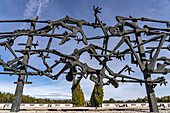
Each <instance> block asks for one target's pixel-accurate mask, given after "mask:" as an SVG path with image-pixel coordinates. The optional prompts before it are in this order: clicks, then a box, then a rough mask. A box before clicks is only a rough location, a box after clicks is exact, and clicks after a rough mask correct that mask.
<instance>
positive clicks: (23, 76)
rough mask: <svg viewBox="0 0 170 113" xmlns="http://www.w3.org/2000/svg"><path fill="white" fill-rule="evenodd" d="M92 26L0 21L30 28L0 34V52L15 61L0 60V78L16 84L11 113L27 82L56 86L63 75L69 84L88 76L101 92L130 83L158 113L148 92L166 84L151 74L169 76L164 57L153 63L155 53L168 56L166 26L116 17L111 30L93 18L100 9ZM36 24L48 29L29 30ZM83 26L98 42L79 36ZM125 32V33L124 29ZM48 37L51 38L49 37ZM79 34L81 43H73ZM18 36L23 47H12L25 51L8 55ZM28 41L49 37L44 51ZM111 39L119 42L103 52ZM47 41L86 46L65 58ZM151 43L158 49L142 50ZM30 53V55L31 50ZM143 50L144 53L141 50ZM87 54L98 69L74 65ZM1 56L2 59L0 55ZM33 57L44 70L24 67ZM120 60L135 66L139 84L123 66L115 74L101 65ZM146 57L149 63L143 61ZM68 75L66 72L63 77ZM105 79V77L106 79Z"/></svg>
mask: <svg viewBox="0 0 170 113" xmlns="http://www.w3.org/2000/svg"><path fill="white" fill-rule="evenodd" d="M93 10H94V16H95V22H94V23H89V22H87V21H85V20H76V19H73V18H71V17H69V16H66V17H65V18H63V19H60V20H57V21H51V20H47V21H39V20H38V16H36V17H34V19H32V20H31V19H24V20H0V23H2V22H9V23H11V22H27V23H31V27H30V29H22V30H19V29H17V30H14V31H13V32H0V39H1V40H2V39H3V40H4V39H6V41H3V42H0V46H4V47H5V49H6V48H8V49H9V51H10V52H11V54H12V55H13V56H14V57H15V58H14V59H12V60H9V61H6V62H5V61H3V59H2V58H0V65H1V66H2V67H3V69H4V71H8V72H0V74H10V75H18V82H16V84H17V87H16V92H15V96H14V99H13V103H12V107H11V111H12V112H18V111H19V109H20V103H21V96H22V92H23V86H24V84H26V83H31V82H28V81H27V80H28V76H29V75H31V76H33V75H35V76H38V75H39V76H42V75H44V76H46V77H49V78H51V79H52V80H57V79H58V77H60V75H61V74H66V80H67V81H69V82H71V81H73V82H74V80H75V77H76V76H77V77H78V82H77V84H78V83H79V82H80V80H81V79H82V78H88V76H90V80H91V81H93V82H95V83H96V84H98V85H99V87H102V86H104V85H109V84H111V85H113V86H114V87H115V88H118V87H119V82H122V83H124V82H133V83H140V84H141V85H142V83H145V86H146V91H147V96H148V102H149V106H150V111H154V112H158V106H157V102H156V98H155V93H154V88H155V86H156V85H157V84H160V85H162V84H165V85H166V83H167V81H166V80H165V78H164V77H158V78H157V79H154V80H152V79H151V74H163V75H166V74H168V73H169V72H170V69H169V68H166V67H167V66H168V65H170V59H169V58H168V56H161V57H159V54H160V51H161V50H163V49H164V50H167V51H168V52H167V53H168V54H169V51H170V45H168V46H167V47H164V46H163V45H165V43H166V42H167V43H169V42H170V38H169V37H168V36H169V35H170V33H169V31H170V29H169V26H170V22H169V21H160V20H152V19H148V18H144V17H142V18H135V17H133V16H130V17H122V16H116V20H117V22H118V23H117V24H116V25H115V26H106V24H105V23H103V22H102V21H101V20H100V19H99V17H98V13H101V11H100V10H101V8H99V7H97V8H96V7H95V6H93ZM138 21H141V22H143V21H146V22H152V23H155V22H157V23H163V24H164V23H165V24H166V25H167V28H155V27H150V26H147V25H144V26H143V27H139V25H138ZM36 23H46V24H48V25H46V26H44V27H42V28H39V29H35V26H36ZM83 26H89V27H93V28H94V29H102V31H103V34H104V35H103V36H95V37H90V38H87V37H86V35H85V34H86V33H85V32H84V31H83ZM59 27H62V28H65V29H67V30H68V31H70V32H68V31H65V32H64V33H61V34H55V30H56V28H58V29H59ZM127 28H130V29H127ZM51 31H52V33H50V32H51ZM77 33H80V34H81V36H82V38H81V39H80V38H76V37H77V36H78V35H77ZM131 34H133V35H135V36H136V39H134V40H133V39H132V36H131ZM141 34H145V35H146V36H153V37H151V38H148V37H146V38H147V39H145V40H144V39H142V37H141ZM21 36H28V39H27V43H18V45H24V46H25V49H21V50H14V49H13V48H12V45H13V44H14V42H15V39H16V38H20V37H21ZM34 36H40V37H46V38H48V37H49V41H48V44H47V45H46V47H45V48H44V49H36V47H37V46H39V44H38V42H36V43H33V38H34ZM112 37H120V38H121V39H120V41H119V42H118V43H115V42H113V44H115V45H116V46H115V47H114V48H113V50H108V42H109V39H110V38H112ZM53 38H58V39H60V40H61V42H60V43H59V44H60V45H62V44H64V43H66V42H67V41H69V40H71V38H75V40H76V41H77V42H78V43H79V42H81V41H82V42H83V43H84V44H85V45H87V46H86V47H84V48H81V49H75V50H74V51H73V52H72V54H65V53H62V52H59V51H57V49H50V47H51V44H52V42H53ZM98 39H103V45H102V46H97V45H95V44H89V45H88V41H89V40H98ZM151 42H158V43H159V45H158V47H146V44H148V43H151ZM122 45H127V46H128V47H129V48H127V49H124V50H123V49H120V46H122ZM32 47H34V49H32ZM145 48H146V49H147V50H145ZM16 52H19V53H22V54H23V55H21V56H17V55H16ZM85 52H87V53H88V54H89V56H90V57H91V58H93V57H94V58H95V59H96V60H97V61H98V63H99V64H100V65H101V66H102V68H101V69H95V68H91V67H90V66H89V65H88V64H87V63H83V62H81V61H80V56H81V55H82V54H83V53H85ZM1 54H2V53H1ZM36 54H37V55H38V57H40V58H41V59H42V62H43V64H44V66H45V67H46V69H45V70H40V69H38V67H34V66H31V65H30V64H29V63H28V62H29V59H30V56H31V55H36ZM51 54H53V55H56V56H58V57H60V58H59V59H56V60H55V62H54V64H53V65H52V66H50V65H49V64H48V62H47V60H46V59H47V58H50V55H51ZM126 55H130V56H131V64H136V65H139V67H140V70H141V72H142V73H143V75H144V78H143V79H138V78H135V77H130V76H129V75H130V74H131V72H133V73H134V72H135V71H133V70H132V68H131V67H130V66H129V65H126V66H125V67H124V68H123V69H122V70H120V71H119V72H118V73H115V72H113V71H112V69H111V68H110V67H109V66H108V65H107V62H112V58H116V59H118V60H120V61H123V60H125V61H126V59H125V56H126ZM147 55H148V56H149V58H147ZM159 61H163V63H159ZM58 64H64V65H65V66H64V67H63V68H62V69H61V70H60V71H59V73H57V74H55V75H52V72H53V70H54V67H56V66H57V65H58ZM27 68H30V69H32V70H34V71H33V72H29V71H28V69H27ZM66 70H69V71H66ZM123 71H125V72H126V71H128V74H129V75H123V74H122V72H123ZM108 74H109V75H108ZM103 79H107V82H104V81H103ZM77 84H73V86H72V90H73V89H74V88H75V87H76V86H77Z"/></svg>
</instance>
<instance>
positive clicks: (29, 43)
mask: <svg viewBox="0 0 170 113" xmlns="http://www.w3.org/2000/svg"><path fill="white" fill-rule="evenodd" d="M33 20H38V16H35V17H34V19H33ZM35 24H36V23H35V22H31V27H30V31H33V30H35ZM32 41H33V36H28V39H27V44H26V47H25V50H31V46H32ZM29 57H30V52H25V53H24V57H23V61H22V62H23V63H25V64H28V61H29ZM26 69H27V68H26V67H25V66H23V67H22V69H21V71H20V72H21V73H26V72H25V71H26ZM24 81H25V75H19V77H18V82H17V87H16V90H15V95H14V99H13V102H12V107H11V112H19V109H20V104H21V99H22V93H23V88H24Z"/></svg>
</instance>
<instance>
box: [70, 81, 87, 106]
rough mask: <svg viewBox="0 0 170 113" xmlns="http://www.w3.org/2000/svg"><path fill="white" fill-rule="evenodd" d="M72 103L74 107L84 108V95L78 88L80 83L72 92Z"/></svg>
mask: <svg viewBox="0 0 170 113" xmlns="http://www.w3.org/2000/svg"><path fill="white" fill-rule="evenodd" d="M77 81H78V80H75V83H74V84H76V83H77ZM72 102H73V104H74V105H75V106H84V105H85V103H86V102H85V100H84V94H83V91H82V89H81V87H80V83H78V85H77V87H76V88H75V89H74V90H72Z"/></svg>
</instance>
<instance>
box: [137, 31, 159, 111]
mask: <svg viewBox="0 0 170 113" xmlns="http://www.w3.org/2000/svg"><path fill="white" fill-rule="evenodd" d="M136 40H137V43H138V44H141V43H142V38H141V35H140V34H139V33H137V34H136ZM138 50H139V55H140V59H141V61H142V63H143V64H144V65H145V66H146V63H147V62H146V55H145V50H144V47H143V45H141V46H140V47H139V48H138ZM144 79H145V80H151V75H150V74H148V73H144ZM145 87H146V92H147V97H148V102H149V107H150V112H159V110H158V105H157V101H156V97H155V91H154V88H153V86H152V84H151V83H145Z"/></svg>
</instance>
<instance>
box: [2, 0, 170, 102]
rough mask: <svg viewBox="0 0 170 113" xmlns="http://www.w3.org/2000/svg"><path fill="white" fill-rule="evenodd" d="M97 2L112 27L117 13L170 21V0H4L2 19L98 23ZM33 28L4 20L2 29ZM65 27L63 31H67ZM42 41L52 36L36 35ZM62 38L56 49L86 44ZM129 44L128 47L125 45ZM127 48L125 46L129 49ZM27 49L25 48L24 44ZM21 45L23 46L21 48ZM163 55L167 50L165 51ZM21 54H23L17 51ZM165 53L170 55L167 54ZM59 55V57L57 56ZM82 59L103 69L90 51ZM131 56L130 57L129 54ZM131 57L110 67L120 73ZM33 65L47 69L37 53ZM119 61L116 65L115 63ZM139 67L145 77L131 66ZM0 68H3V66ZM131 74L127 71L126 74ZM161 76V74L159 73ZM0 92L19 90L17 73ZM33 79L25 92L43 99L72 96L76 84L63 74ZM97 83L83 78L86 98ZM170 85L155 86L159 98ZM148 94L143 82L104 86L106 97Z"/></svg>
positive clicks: (90, 32) (91, 32)
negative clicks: (37, 18) (95, 16)
mask: <svg viewBox="0 0 170 113" xmlns="http://www.w3.org/2000/svg"><path fill="white" fill-rule="evenodd" d="M93 5H95V6H99V7H102V13H101V14H99V17H100V19H101V20H102V21H103V22H104V23H106V24H107V25H108V26H114V25H115V24H116V19H115V16H125V17H128V16H129V15H133V16H135V17H146V18H151V19H159V20H170V15H169V11H170V1H169V0H164V1H162V0H149V1H148V0H72V1H71V0H0V20H12V19H28V18H30V19H32V18H33V17H34V16H36V15H38V16H39V20H52V21H55V20H58V19H61V18H63V17H65V16H66V15H68V16H70V17H72V18H74V19H79V20H80V19H85V20H86V21H88V22H94V19H95V18H94V15H93V14H94V12H93V9H92V7H93ZM44 25H45V24H43V25H42V24H38V25H37V27H41V26H44ZM24 28H26V29H29V24H25V23H13V24H9V23H5V24H4V23H0V31H13V30H14V29H24ZM84 29H85V30H86V35H87V37H90V36H96V35H103V33H102V31H101V30H96V29H95V30H94V29H92V28H89V27H88V28H84ZM63 31H64V30H61V31H59V32H63ZM26 39H27V37H20V38H18V39H17V40H16V41H17V42H25V40H26ZM37 40H39V44H40V46H39V47H38V48H43V47H44V45H46V44H47V42H48V39H47V38H45V37H43V38H40V37H35V38H34V42H36V41H37ZM115 40H116V41H118V40H119V38H116V39H110V42H109V49H113V46H115V45H114V41H115ZM60 41H61V40H59V39H55V40H54V42H53V43H52V48H55V49H57V50H58V51H61V52H63V53H67V54H71V53H72V51H73V50H74V49H75V48H79V49H80V48H82V47H84V44H83V43H82V42H81V43H80V44H77V42H76V41H75V40H73V39H72V40H71V41H69V42H66V43H65V44H64V45H62V46H59V42H60ZM101 42H102V40H97V41H96V40H95V41H89V43H94V44H97V45H101ZM125 47H126V46H125ZM125 47H124V48H125ZM13 48H14V49H19V47H18V45H17V43H15V44H14V46H13ZM21 48H22V49H23V47H21ZM21 48H20V49H21ZM0 51H1V52H0V54H2V53H4V52H6V54H2V55H1V57H2V59H4V61H7V59H12V58H13V57H12V56H11V54H10V52H9V51H8V50H7V51H4V47H0ZM162 54H163V53H162ZM17 55H18V56H19V55H21V54H17ZM165 55H170V54H169V53H166V54H165ZM57 58H58V57H57ZM57 58H56V57H52V59H51V60H48V62H49V63H50V64H52V63H53V62H54V60H55V59H57ZM80 59H81V61H82V62H87V64H88V65H89V66H91V67H95V68H101V66H100V65H98V63H97V62H95V60H92V61H90V60H89V55H88V54H83V55H82V56H81V58H80ZM127 59H129V57H127ZM127 63H129V60H127V61H124V62H120V61H117V60H114V61H113V62H110V63H109V66H110V67H111V68H112V69H113V71H115V72H118V71H119V70H121V69H122V68H123V67H124V66H125V65H126V64H127ZM30 64H31V65H34V66H36V67H38V68H40V69H44V67H43V66H42V63H41V61H40V60H39V59H37V56H36V55H35V56H31V59H30ZM115 64H116V65H115ZM62 66H63V65H61V66H60V65H59V66H58V67H56V68H55V71H54V73H57V72H58V71H59V69H61V68H62ZM131 67H133V69H134V70H135V74H132V76H133V77H137V78H143V75H142V73H141V72H140V70H139V69H138V68H137V67H135V65H131ZM0 71H3V70H2V67H0ZM124 74H127V73H124ZM159 76H160V75H159ZM0 77H1V79H0V91H3V92H10V93H14V92H15V87H16V85H14V84H13V82H15V81H17V76H8V75H1V76H0ZM157 77H158V75H153V78H157ZM165 78H166V79H167V80H168V81H169V80H170V77H168V74H167V75H166V76H165ZM29 80H30V81H32V82H33V84H31V85H27V84H26V85H25V87H24V93H23V94H24V95H30V96H34V97H41V98H54V99H71V85H72V83H70V82H67V81H66V80H65V76H64V75H61V76H60V78H59V80H57V81H53V80H51V79H49V78H47V77H45V76H42V77H34V76H30V77H29ZM93 85H94V83H93V82H91V81H90V80H89V79H83V80H82V81H81V87H82V89H83V92H84V94H85V99H86V100H89V98H90V95H91V92H92V89H93ZM169 88H170V85H169V84H167V86H161V87H160V86H159V85H158V86H157V87H156V89H155V92H156V95H157V96H159V97H162V96H166V95H169V94H170V91H169V90H168V89H169ZM144 96H146V92H145V87H144V85H143V86H140V84H132V83H127V84H126V83H120V87H119V88H117V89H115V88H114V87H113V86H105V87H104V99H109V98H114V99H116V100H127V99H136V98H138V97H140V98H143V97H144Z"/></svg>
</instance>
